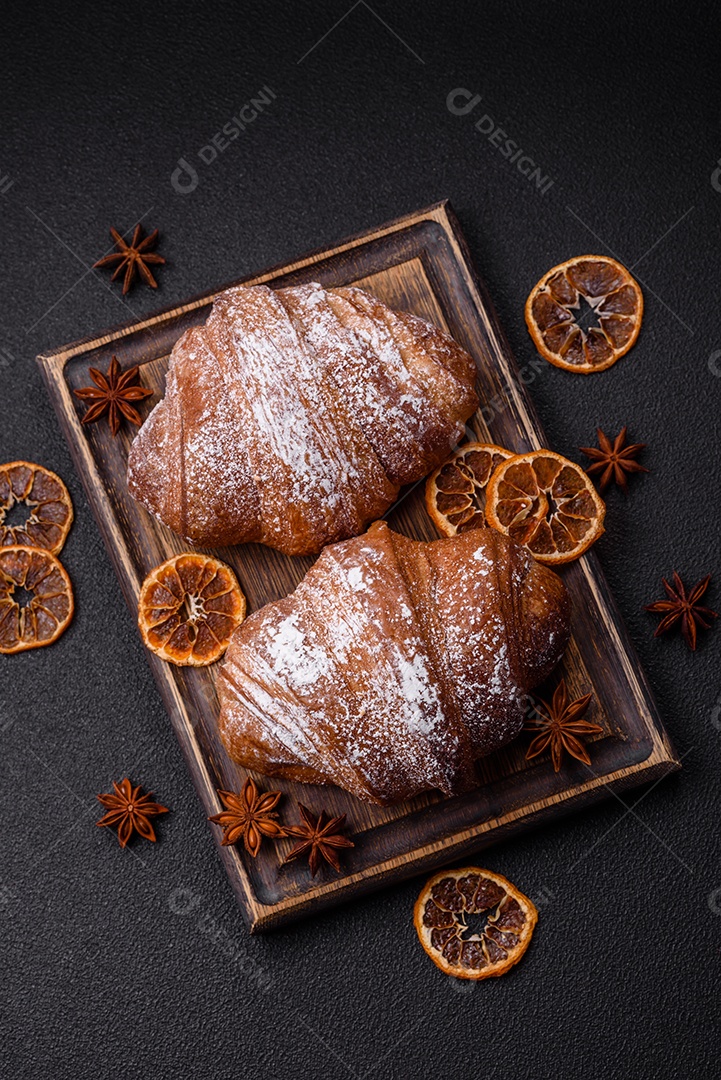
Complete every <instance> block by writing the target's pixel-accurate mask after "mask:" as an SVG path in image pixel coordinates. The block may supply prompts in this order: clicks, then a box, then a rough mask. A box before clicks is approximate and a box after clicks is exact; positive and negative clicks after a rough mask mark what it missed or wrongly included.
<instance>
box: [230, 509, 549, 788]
mask: <svg viewBox="0 0 721 1080" xmlns="http://www.w3.org/2000/svg"><path fill="white" fill-rule="evenodd" d="M569 620H570V601H569V598H568V594H567V592H566V589H565V587H564V585H563V582H562V581H561V579H560V578H559V577H557V576H556V574H555V573H554V572H553V571H552V570H549V569H548V568H547V567H544V566H542V565H541V564H540V563H537V562H535V561H534V559H533V558H532V557H531V556H530V555H529V554H528V553H527V552H526V551H525V550H524V549H523V548H521V547H520V546H519V545H517V544H516V543H514V541H512V540H509V539H508V538H507V537H506V536H503V535H502V534H500V533H498V532H496V531H495V530H492V529H477V530H473V531H470V532H468V533H464V534H463V535H460V536H455V537H451V538H448V539H443V540H436V541H433V542H431V543H424V542H420V541H416V540H410V539H408V538H407V537H404V536H401V535H399V534H398V533H394V532H392V531H391V530H390V529H389V528H388V527H387V525H386V524H385V523H384V522H376V523H375V524H374V525H373V526H371V528H370V529H369V531H368V532H367V533H365V534H364V535H363V536H359V537H356V538H355V539H352V540H347V541H344V542H342V543H339V544H335V545H333V546H331V547H327V548H326V549H325V550H324V551H323V553H322V555H321V556H320V558H319V559H318V561H317V562H316V563H315V565H314V566H313V567H312V568H311V569H310V570H309V571H308V573H307V574H306V576H305V577H304V579H303V580H302V581H301V583H300V585H299V586H298V587H297V589H296V590H295V592H294V593H292V594H291V595H290V596H288V597H286V598H285V599H283V600H280V601H278V602H276V603H272V604H267V605H266V606H265V607H264V608H262V609H261V610H260V611H257V612H255V613H254V614H253V615H251V616H250V617H249V618H247V619H246V621H245V622H244V623H243V624H242V626H240V627H239V628H238V630H237V631H236V632H235V634H234V636H233V638H232V640H231V643H230V647H229V649H228V652H227V653H226V657H225V660H224V663H223V666H222V668H221V671H220V674H219V696H220V705H221V709H220V719H219V725H220V734H221V737H222V739H223V742H224V744H225V746H226V748H227V750H228V752H229V753H230V755H231V757H232V758H234V759H235V760H236V761H238V762H239V763H240V764H241V765H244V766H245V767H246V768H250V769H255V770H257V771H259V772H261V773H266V774H269V775H271V776H281V777H285V778H287V779H289V780H299V781H304V782H307V783H320V784H325V783H329V784H337V785H338V786H339V787H343V788H345V789H346V790H347V791H350V792H352V793H353V794H354V795H356V796H358V797H359V798H361V799H366V800H369V801H371V802H376V803H381V804H383V803H392V802H397V801H399V800H401V799H407V798H410V797H411V796H413V795H417V794H419V793H420V792H422V791H425V790H428V789H434V788H437V789H439V790H441V791H443V792H445V793H446V794H453V793H457V792H460V791H464V790H467V789H469V788H471V787H473V786H475V785H477V783H478V779H477V776H476V772H475V768H474V762H475V760H476V759H477V758H479V757H481V756H483V755H485V754H488V753H491V752H492V751H493V750H497V749H499V748H500V747H502V746H504V745H505V744H506V743H508V742H510V741H511V740H512V739H513V738H515V737H516V736H517V735H518V734H519V732H520V730H521V728H522V726H523V720H524V713H525V709H526V707H527V702H526V699H525V695H526V694H527V693H528V691H529V690H530V689H531V688H532V687H534V686H536V685H537V684H538V683H540V682H542V681H543V680H544V679H545V678H546V677H547V676H548V675H549V674H550V672H551V671H552V670H553V668H554V667H555V665H556V664H557V662H558V660H559V659H560V658H561V656H562V654H563V652H564V649H565V647H566V644H567V642H568V637H569Z"/></svg>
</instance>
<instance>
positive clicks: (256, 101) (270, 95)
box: [170, 86, 277, 195]
mask: <svg viewBox="0 0 721 1080" xmlns="http://www.w3.org/2000/svg"><path fill="white" fill-rule="evenodd" d="M276 97H277V94H275V93H274V91H273V90H271V89H270V87H269V86H263V87H262V88H261V89H260V90H259V91H258V92H257V94H256V96H255V97H252V98H251V99H250V101H247V102H246V103H245V105H243V107H242V108H241V109H239V110H238V115H237V116H232V117H231V118H230V120H228V122H227V123H225V124H223V126H222V128H221V129H220V131H217V132H216V133H215V135H213V136H212V138H211V139H210V141H209V142H207V143H206V144H205V145H204V146H201V147H200V149H199V150H198V151H197V153H196V157H198V158H199V159H200V161H201V162H202V163H203V164H204V165H212V163H213V162H214V161H215V160H216V158H217V157H218V156H219V155H220V154H224V153H225V151H226V150H227V149H228V147H229V146H230V144H231V143H232V142H235V140H236V139H237V138H238V136H239V135H240V134H241V133H242V132H243V131H245V129H246V128H247V126H248V124H252V123H253V121H254V120H255V119H257V117H258V116H259V115H260V113H262V112H263V110H264V109H266V108H267V107H268V106H269V105H270V104H271V102H272V101H275V99H276ZM170 183H171V185H172V187H173V190H174V191H176V192H177V193H178V195H190V194H191V192H193V191H195V189H196V188H197V186H198V184H199V183H200V176H199V175H198V170H197V169H196V167H195V165H193V164H192V163H191V162H190V161H188V159H187V158H186V157H181V158H178V164H177V167H176V168H175V169H174V170H173V172H172V174H171V177H170Z"/></svg>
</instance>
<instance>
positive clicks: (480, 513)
mask: <svg viewBox="0 0 721 1080" xmlns="http://www.w3.org/2000/svg"><path fill="white" fill-rule="evenodd" d="M512 456H513V455H512V453H511V451H510V450H504V449H503V447H502V446H495V445H494V444H493V443H479V442H473V443H466V444H465V446H461V447H460V448H459V449H458V450H456V452H455V453H454V454H453V455H452V456H451V457H450V458H449V459H448V461H446V462H445V464H443V465H441V466H440V468H438V469H436V470H435V472H432V473H431V475H430V476H429V477H428V479H427V480H426V509H427V511H428V513H429V515H430V517H431V520H432V522H433V524H434V525H435V526H436V528H437V529H438V531H439V532H440V533H442V534H443V536H455V535H456V533H464V532H468V530H469V529H481V528H483V526H484V525H486V514H485V509H486V486H487V484H488V481H489V480H490V478H491V475H492V474H493V471H494V469H495V468H496V467H497V466H498V465H500V463H501V462H502V461H506V460H507V459H508V458H509V457H512Z"/></svg>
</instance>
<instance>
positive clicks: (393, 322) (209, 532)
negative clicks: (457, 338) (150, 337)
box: [128, 284, 478, 555]
mask: <svg viewBox="0 0 721 1080" xmlns="http://www.w3.org/2000/svg"><path fill="white" fill-rule="evenodd" d="M475 375H476V369H475V365H474V362H473V360H472V359H471V357H470V356H469V355H468V353H467V352H465V350H464V349H462V348H461V347H460V346H459V345H457V344H456V343H455V342H454V341H453V340H452V339H451V338H450V337H448V336H447V335H446V334H444V333H442V332H441V331H440V330H438V329H437V328H436V327H434V326H431V325H430V324H429V323H427V322H424V321H423V320H422V319H419V318H417V317H416V316H414V315H409V314H407V313H405V312H394V311H391V310H390V309H389V308H387V307H386V306H385V305H384V304H382V303H381V302H380V301H379V300H376V299H374V298H373V297H372V296H369V295H368V293H365V292H363V291H362V290H361V289H358V288H343V289H323V288H322V287H321V286H320V285H317V284H310V285H300V286H295V287H293V288H288V289H279V290H278V291H275V292H274V291H273V290H271V289H269V288H267V287H266V286H264V285H257V286H252V287H247V288H246V287H238V288H234V289H229V290H228V291H227V292H224V293H221V294H220V296H218V297H217V299H216V300H215V302H214V304H213V310H212V313H211V314H210V316H209V318H208V320H207V322H206V323H205V325H204V326H199V327H194V328H192V329H190V330H188V331H186V333H184V334H183V336H182V337H181V338H180V339H179V340H178V341H177V343H176V345H175V347H174V348H173V351H172V354H171V357H170V367H169V370H168V375H167V382H166V391H165V397H164V398H163V399H162V400H161V401H160V402H159V403H158V404H157V405H156V406H155V408H154V409H153V411H152V412H151V414H150V416H149V417H148V419H147V420H146V421H145V423H144V425H143V427H142V428H141V430H140V432H139V433H138V435H137V437H136V439H135V441H134V443H133V445H132V447H131V450H130V456H129V460H128V486H129V489H130V492H131V494H132V495H133V496H134V497H135V498H136V499H137V500H138V501H139V502H140V503H141V504H142V505H143V506H145V507H146V508H147V509H148V510H150V511H151V512H152V513H153V514H155V515H156V516H157V517H159V518H160V520H161V521H163V522H164V523H165V524H166V525H167V526H169V528H171V529H173V530H174V531H175V532H177V533H180V534H181V535H182V536H183V537H184V538H185V539H186V540H188V541H190V542H191V543H195V544H200V545H217V544H219V545H226V544H239V543H244V542H246V541H257V542H259V543H262V544H268V545H269V546H270V547H274V548H277V549H278V550H279V551H282V552H285V553H286V554H288V555H300V554H315V553H317V552H318V551H320V550H321V548H322V547H323V546H324V545H325V544H328V543H331V542H333V541H336V540H341V539H344V538H345V537H348V536H356V535H357V534H358V533H360V532H362V531H363V529H364V528H365V527H366V525H367V524H368V522H369V521H373V520H374V519H375V518H377V517H381V516H382V515H383V514H384V513H385V512H386V510H387V509H388V508H389V506H391V505H392V503H393V502H394V501H395V499H396V497H397V495H398V491H399V488H400V487H401V485H403V484H407V483H411V482H414V481H416V480H420V479H421V478H422V477H423V476H425V475H426V474H427V473H428V472H430V470H431V469H433V468H435V467H436V466H437V465H439V464H440V463H441V462H442V461H443V460H444V459H445V457H446V456H447V454H448V452H449V450H450V448H451V447H452V446H453V445H454V444H455V443H456V442H457V441H458V439H459V438H460V436H461V435H462V433H463V430H464V427H463V424H464V421H465V420H467V419H468V417H469V416H470V415H471V413H472V412H473V411H474V410H475V409H476V408H477V406H478V399H477V398H476V394H475V391H474V382H475Z"/></svg>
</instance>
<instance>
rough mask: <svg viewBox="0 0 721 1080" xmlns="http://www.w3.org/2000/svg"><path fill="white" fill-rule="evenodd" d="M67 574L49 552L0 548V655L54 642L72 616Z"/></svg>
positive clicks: (25, 547)
mask: <svg viewBox="0 0 721 1080" xmlns="http://www.w3.org/2000/svg"><path fill="white" fill-rule="evenodd" d="M73 609H74V603H73V588H72V585H71V584H70V578H69V577H68V575H67V571H66V570H65V568H64V567H63V566H62V565H61V564H60V562H59V561H58V560H57V559H56V558H55V556H54V555H52V554H51V553H50V552H49V551H44V550H43V549H42V548H36V547H27V546H23V545H19V544H18V545H14V546H12V547H3V548H0V653H16V652H22V651H23V650H24V649H39V648H41V647H42V646H43V645H51V644H52V643H53V641H57V639H58V638H59V637H60V635H61V634H62V632H63V631H64V630H65V629H66V627H67V626H68V624H69V622H70V620H71V619H72V617H73Z"/></svg>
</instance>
